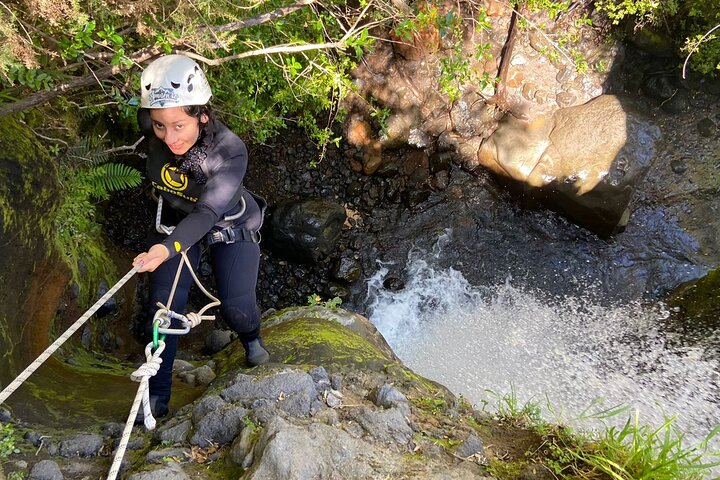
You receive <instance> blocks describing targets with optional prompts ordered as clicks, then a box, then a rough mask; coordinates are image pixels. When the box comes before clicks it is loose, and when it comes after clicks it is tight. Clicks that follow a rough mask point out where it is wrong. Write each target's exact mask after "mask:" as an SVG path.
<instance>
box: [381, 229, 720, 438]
mask: <svg viewBox="0 0 720 480" xmlns="http://www.w3.org/2000/svg"><path fill="white" fill-rule="evenodd" d="M441 245H442V241H441V242H440V243H439V244H438V246H437V247H436V251H435V252H431V253H429V254H422V253H418V252H415V253H414V254H412V255H411V258H410V260H409V264H408V269H407V273H408V278H407V282H406V288H405V289H404V290H402V291H399V292H389V291H386V290H384V289H383V288H382V279H383V277H384V275H385V274H386V273H387V270H386V269H384V268H381V269H380V270H379V271H378V273H377V274H376V275H375V276H374V277H373V279H372V281H371V282H370V284H369V291H368V295H369V298H368V300H369V312H370V319H371V321H372V322H373V323H374V324H375V325H376V326H377V328H378V329H379V330H380V332H381V333H382V334H383V335H384V336H385V338H386V339H387V340H388V342H389V343H390V345H391V346H392V347H393V349H394V350H395V352H396V353H397V355H398V356H399V357H400V358H401V359H402V360H403V361H404V362H405V364H406V365H407V366H408V367H410V368H412V369H413V370H414V371H416V372H417V373H419V374H421V375H423V376H425V377H428V378H430V379H433V380H436V381H438V382H439V383H441V384H443V385H445V386H447V387H448V388H450V390H452V391H453V392H455V393H456V394H461V395H463V396H464V397H465V398H466V399H468V400H469V401H470V402H472V403H473V404H475V406H477V407H482V406H483V405H484V404H485V403H486V402H487V403H490V405H491V406H494V405H495V404H496V403H497V396H498V395H503V394H508V393H510V392H511V391H514V393H515V394H516V395H517V397H518V399H519V400H520V402H521V404H522V403H524V402H527V401H531V402H535V403H538V404H539V405H540V406H541V407H544V417H545V418H546V419H547V420H550V421H558V422H562V423H565V424H570V425H573V426H575V427H577V428H581V429H591V428H597V427H599V426H600V425H599V424H596V423H592V422H591V421H589V420H588V419H583V420H580V419H579V418H580V417H582V416H583V412H585V414H587V413H588V412H587V410H588V407H590V406H591V405H593V404H595V403H598V402H599V403H600V405H599V406H593V408H592V409H593V410H598V411H599V410H603V409H604V408H608V407H612V406H616V405H619V404H622V405H626V406H628V407H629V409H631V410H632V411H628V412H627V413H623V414H620V415H619V416H617V418H615V419H614V420H611V422H617V423H618V424H619V423H624V421H625V420H627V418H628V416H629V415H631V414H634V411H635V410H636V411H638V412H639V415H640V420H641V422H643V423H648V424H652V425H660V424H662V423H663V422H664V421H665V419H666V418H668V417H669V416H675V417H677V418H676V420H675V423H674V425H675V426H676V428H677V429H678V430H680V431H682V432H684V433H685V435H686V440H687V441H686V442H684V445H685V446H694V445H697V444H699V443H700V441H701V440H702V439H704V438H705V436H706V435H707V434H708V433H709V432H710V431H711V430H712V429H713V428H714V427H715V426H716V425H718V424H720V405H719V403H720V398H719V395H720V393H718V384H719V383H720V381H719V380H718V376H719V374H718V371H719V370H718V367H719V363H720V362H719V361H718V360H717V359H712V360H708V359H704V358H703V353H704V348H703V347H702V346H687V345H686V346H683V345H677V343H678V342H675V341H672V339H671V338H670V337H668V335H667V334H666V333H664V332H663V331H662V325H663V321H664V320H665V319H666V318H667V311H666V310H665V309H664V308H663V307H662V305H651V306H647V305H642V304H641V303H639V302H636V303H630V304H625V305H621V306H616V307H603V306H599V305H598V304H596V303H594V301H593V300H591V299H590V298H591V297H592V295H588V297H587V298H585V297H583V298H573V297H569V298H565V299H561V300H557V301H553V302H548V301H546V300H540V298H541V296H540V295H538V294H536V293H534V292H529V291H524V290H523V289H522V288H520V287H519V286H516V285H514V284H513V281H512V280H508V282H507V283H505V284H503V285H494V286H490V287H477V286H473V285H470V284H469V283H468V282H467V281H466V280H465V278H464V277H463V276H462V275H461V274H460V273H459V272H458V271H455V270H453V269H436V268H434V267H433V260H434V258H436V257H437V256H439V255H441V253H440V249H441ZM671 343H672V345H671ZM488 390H489V391H490V392H488ZM546 399H547V400H549V404H550V405H552V407H551V408H550V409H548V408H547V406H546V403H547V402H546Z"/></svg>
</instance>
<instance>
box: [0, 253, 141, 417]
mask: <svg viewBox="0 0 720 480" xmlns="http://www.w3.org/2000/svg"><path fill="white" fill-rule="evenodd" d="M136 272H137V269H135V268H134V267H133V268H132V269H131V270H130V271H129V272H128V273H126V274H125V276H124V277H123V278H121V279H120V280H119V281H118V282H117V283H116V284H115V285H114V286H113V287H112V288H111V289H110V290H108V291H107V293H105V295H103V296H102V297H100V299H98V301H97V302H95V304H94V305H93V306H92V307H90V309H88V311H87V312H85V313H84V314H83V315H82V316H81V317H80V318H78V319H77V320H76V321H75V323H73V324H72V325H71V326H70V328H68V329H67V330H66V331H65V333H63V334H62V335H60V336H59V337H58V338H57V340H55V341H54V342H53V343H52V344H51V345H50V346H49V347H48V348H46V349H45V351H44V352H43V353H41V354H40V356H38V357H37V358H36V359H35V361H34V362H32V363H31V364H30V365H28V366H27V367H26V368H25V370H23V371H22V373H21V374H20V375H18V376H17V378H16V379H15V380H13V381H12V382H10V384H9V385H8V386H7V387H5V388H4V389H3V391H2V392H0V404H2V403H4V402H5V400H7V399H8V397H9V396H10V395H12V394H13V392H14V391H15V390H17V389H18V387H19V386H20V385H22V384H23V382H24V381H25V380H27V379H28V377H29V376H30V375H32V373H33V372H34V371H35V370H37V369H38V367H39V366H40V365H42V364H43V362H45V360H47V359H48V358H49V357H50V356H51V355H52V354H53V353H55V351H56V350H57V349H58V348H60V346H61V345H62V344H63V343H65V342H66V341H67V340H68V339H69V338H70V337H71V336H72V334H73V333H75V332H76V331H77V330H78V329H79V328H80V327H82V326H83V324H84V323H85V322H87V320H88V319H89V318H90V317H91V316H92V315H93V314H94V313H95V312H96V311H98V309H99V308H100V307H102V306H103V305H105V304H106V303H107V301H108V300H110V298H111V297H112V296H113V295H115V292H117V291H118V290H119V289H120V287H122V286H123V285H125V283H126V282H127V281H128V280H130V278H131V277H132V276H133V275H135V273H136Z"/></svg>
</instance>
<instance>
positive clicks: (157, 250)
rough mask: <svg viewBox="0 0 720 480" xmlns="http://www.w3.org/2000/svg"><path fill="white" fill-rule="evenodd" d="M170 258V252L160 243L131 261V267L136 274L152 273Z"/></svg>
mask: <svg viewBox="0 0 720 480" xmlns="http://www.w3.org/2000/svg"><path fill="white" fill-rule="evenodd" d="M169 256H170V251H169V250H168V249H167V247H166V246H165V245H163V244H161V243H156V244H155V245H153V246H152V247H150V250H148V251H147V252H143V253H141V254H140V255H138V256H137V257H135V259H134V260H133V267H135V268H137V271H138V272H153V271H155V269H156V268H157V267H159V266H160V265H161V264H162V263H163V262H164V261H165V260H167V259H168V257H169Z"/></svg>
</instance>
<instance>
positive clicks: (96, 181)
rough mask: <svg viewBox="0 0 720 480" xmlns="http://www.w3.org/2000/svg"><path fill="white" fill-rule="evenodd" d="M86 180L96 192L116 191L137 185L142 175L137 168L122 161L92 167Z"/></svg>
mask: <svg viewBox="0 0 720 480" xmlns="http://www.w3.org/2000/svg"><path fill="white" fill-rule="evenodd" d="M88 173H89V175H88V181H89V182H90V184H91V186H92V188H93V190H94V191H96V192H103V193H107V192H116V191H118V190H124V189H126V188H132V187H137V186H138V185H140V182H142V179H143V176H142V174H141V173H140V171H139V170H137V169H135V168H133V167H131V166H130V165H125V164H123V163H104V164H102V165H97V166H95V167H92V168H91V169H90V171H89V172H88Z"/></svg>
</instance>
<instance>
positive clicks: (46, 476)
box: [28, 460, 65, 480]
mask: <svg viewBox="0 0 720 480" xmlns="http://www.w3.org/2000/svg"><path fill="white" fill-rule="evenodd" d="M63 478H65V477H63V474H62V471H60V465H58V464H57V463H56V462H54V461H52V460H40V461H39V462H38V463H36V464H35V465H33V468H32V470H30V475H29V476H28V480H63Z"/></svg>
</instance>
